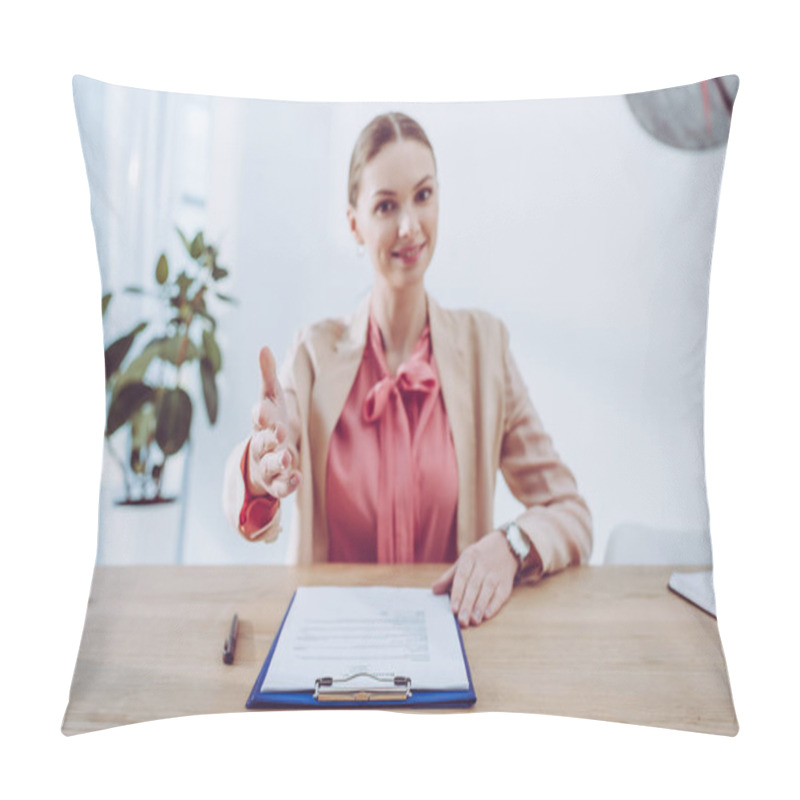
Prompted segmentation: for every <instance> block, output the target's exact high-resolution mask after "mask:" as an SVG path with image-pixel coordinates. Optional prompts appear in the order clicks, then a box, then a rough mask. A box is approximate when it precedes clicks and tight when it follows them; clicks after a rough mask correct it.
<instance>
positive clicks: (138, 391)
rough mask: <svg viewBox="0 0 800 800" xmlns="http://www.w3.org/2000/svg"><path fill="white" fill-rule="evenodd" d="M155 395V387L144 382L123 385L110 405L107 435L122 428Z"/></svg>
mask: <svg viewBox="0 0 800 800" xmlns="http://www.w3.org/2000/svg"><path fill="white" fill-rule="evenodd" d="M153 397H154V392H153V389H152V388H150V387H149V386H146V385H145V384H144V383H138V382H137V383H128V384H126V385H125V386H123V387H122V388H121V389H120V390H119V393H118V394H117V396H116V397H114V399H113V400H112V401H111V405H110V406H109V407H108V418H107V420H106V436H111V435H112V434H114V433H115V432H116V431H117V430H119V428H121V427H122V426H123V425H124V424H125V423H126V422H127V421H128V420H129V419H130V418H131V417H132V416H133V415H134V414H135V413H136V412H137V411H138V410H139V409H140V408H141V407H142V406H143V405H144V404H145V403H146V402H148V401H150V400H152V399H153Z"/></svg>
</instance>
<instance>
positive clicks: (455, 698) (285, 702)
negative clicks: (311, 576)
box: [245, 592, 476, 709]
mask: <svg viewBox="0 0 800 800" xmlns="http://www.w3.org/2000/svg"><path fill="white" fill-rule="evenodd" d="M296 595H297V592H295V593H294V594H293V595H292V599H291V601H290V602H289V607H288V608H287V609H286V613H285V614H284V615H283V620H282V621H281V626H280V628H278V633H277V634H276V636H275V638H274V639H273V641H272V646H271V647H270V649H269V653H267V658H266V660H265V661H264V665H263V666H262V667H261V671H260V672H259V673H258V678H256V682H255V684H254V685H253V689H252V691H251V692H250V696H249V697H248V698H247V703H246V704H245V707H246V708H252V709H259V708H260V709H264V708H408V707H415V706H417V707H421V708H469V707H470V706H472V705H474V704H475V700H476V697H475V687H474V686H473V685H472V673H471V672H470V669H469V662H468V661H467V654H466V651H465V650H464V639H463V637H462V636H461V628H460V627H459V625H458V621H457V620H456V618H455V616H453V624H454V625H455V626H456V631H457V632H458V642H459V644H460V645H461V655H462V656H463V658H464V667H465V669H466V671H467V680H468V682H469V687H468V688H467V689H464V690H459V691H430V690H429V691H425V690H421V689H413V690H412V691H411V692H410V693H409V695H408V696H407V697H403V698H402V699H397V700H394V699H393V700H378V699H374V698H373V699H366V700H319V699H318V698H317V697H316V693H315V692H314V690H311V689H310V690H308V691H304V692H262V691H261V686H262V685H263V683H264V678H265V677H266V675H267V671H268V670H269V665H270V663H271V661H272V656H273V654H274V653H275V648H276V647H277V645H278V641H279V639H280V638H281V633H282V632H283V626H284V625H285V624H286V619H287V617H288V616H289V612H290V611H291V608H292V604H293V603H294V598H295V596H296Z"/></svg>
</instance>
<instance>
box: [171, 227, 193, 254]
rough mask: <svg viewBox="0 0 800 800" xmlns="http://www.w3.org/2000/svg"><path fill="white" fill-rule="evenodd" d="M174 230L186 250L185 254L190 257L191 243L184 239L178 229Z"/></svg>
mask: <svg viewBox="0 0 800 800" xmlns="http://www.w3.org/2000/svg"><path fill="white" fill-rule="evenodd" d="M175 230H176V231H178V236H180V237H181V241H182V242H183V246H184V247H185V248H186V252H187V253H189V255H191V253H192V245H191V243H190V242H189V240H188V239H187V238H186V236H185V235H184V233H183V231H182V230H181V229H180V228H175Z"/></svg>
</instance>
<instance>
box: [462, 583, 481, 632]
mask: <svg viewBox="0 0 800 800" xmlns="http://www.w3.org/2000/svg"><path fill="white" fill-rule="evenodd" d="M483 582H484V576H483V573H482V572H479V571H478V570H477V569H473V570H472V574H471V575H470V577H469V580H468V581H467V585H466V586H465V587H464V595H463V597H462V598H461V607H460V608H459V609H458V624H459V625H461V627H462V628H466V627H468V626H469V623H470V620H471V619H472V612H473V609H474V608H475V601H476V600H477V599H478V594H479V593H480V590H481V587H482V586H483Z"/></svg>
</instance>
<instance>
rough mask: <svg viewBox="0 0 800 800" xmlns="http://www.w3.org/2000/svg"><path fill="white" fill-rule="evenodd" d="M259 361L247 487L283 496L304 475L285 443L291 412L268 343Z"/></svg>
mask: <svg viewBox="0 0 800 800" xmlns="http://www.w3.org/2000/svg"><path fill="white" fill-rule="evenodd" d="M258 363H259V366H260V368H261V399H260V400H259V402H258V403H256V405H255V407H254V408H253V434H252V436H251V437H250V452H249V456H248V467H247V473H248V475H247V477H248V483H249V487H248V488H249V489H250V492H251V494H255V495H262V494H271V495H272V496H273V497H277V498H283V497H286V496H287V495H289V494H291V493H292V492H293V491H294V490H295V489H296V488H297V487H298V486H299V485H300V481H301V479H302V476H301V474H300V471H299V470H298V469H295V463H294V456H293V454H292V451H291V450H290V449H289V448H288V447H287V446H286V437H287V435H288V431H289V424H288V421H289V416H288V412H287V409H286V400H285V398H284V396H283V389H282V388H281V384H280V381H279V380H278V374H277V369H276V365H275V357H274V356H273V355H272V351H271V350H270V349H269V348H268V347H262V348H261V351H260V352H259V354H258Z"/></svg>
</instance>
